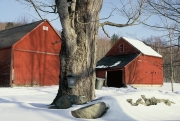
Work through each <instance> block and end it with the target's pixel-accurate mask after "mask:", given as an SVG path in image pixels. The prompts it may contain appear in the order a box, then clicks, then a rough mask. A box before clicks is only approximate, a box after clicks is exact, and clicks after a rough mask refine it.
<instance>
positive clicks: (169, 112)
mask: <svg viewBox="0 0 180 121" xmlns="http://www.w3.org/2000/svg"><path fill="white" fill-rule="evenodd" d="M57 90H58V86H47V87H13V88H8V87H4V88H0V120H1V121H94V120H97V121H130V120H131V121H134V120H142V121H148V120H158V121H162V120H180V113H179V112H180V84H177V83H175V84H174V90H175V91H174V92H171V84H170V83H164V86H163V87H138V88H137V89H136V88H134V87H132V86H128V87H127V88H113V87H103V88H102V90H96V98H97V99H98V100H96V101H92V102H89V103H87V104H86V105H90V104H93V103H97V102H101V101H103V102H105V103H106V105H107V106H109V107H110V108H109V109H108V110H107V113H106V114H105V115H103V116H102V117H101V118H98V119H77V118H74V117H73V116H72V115H71V111H72V110H75V109H78V108H80V107H82V106H84V105H73V106H72V107H71V108H69V109H64V110H63V109H48V107H49V104H50V103H51V102H52V100H53V99H54V97H55V96H56V93H57ZM141 95H145V96H146V97H147V98H151V97H153V96H155V97H156V98H163V99H169V100H171V101H173V102H175V104H172V105H171V106H167V105H165V104H164V103H159V104H157V105H153V106H144V105H138V106H131V105H130V104H129V103H128V102H127V101H126V99H129V98H131V99H133V102H135V100H137V99H138V98H140V97H141Z"/></svg>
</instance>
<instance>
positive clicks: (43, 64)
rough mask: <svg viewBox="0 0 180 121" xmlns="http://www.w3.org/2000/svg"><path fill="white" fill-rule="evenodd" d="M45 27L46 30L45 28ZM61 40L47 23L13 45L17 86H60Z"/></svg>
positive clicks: (15, 82) (43, 23)
mask: <svg viewBox="0 0 180 121" xmlns="http://www.w3.org/2000/svg"><path fill="white" fill-rule="evenodd" d="M44 27H45V29H46V30H44V29H43V28H44ZM60 49H61V38H60V37H59V35H57V33H56V32H55V30H54V29H53V28H52V27H51V26H50V24H49V23H48V22H46V21H44V22H42V23H41V24H40V25H39V26H38V27H36V28H34V30H32V31H31V32H30V33H28V34H27V35H26V36H24V37H23V38H21V40H19V41H18V42H17V43H16V44H15V45H13V52H14V67H13V68H14V81H13V83H14V84H15V85H41V86H48V85H58V84H59V73H60V62H59V52H60Z"/></svg>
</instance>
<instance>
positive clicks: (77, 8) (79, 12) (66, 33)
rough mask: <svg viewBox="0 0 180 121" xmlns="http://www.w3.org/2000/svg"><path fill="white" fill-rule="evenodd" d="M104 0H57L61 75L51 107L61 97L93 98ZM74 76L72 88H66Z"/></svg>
mask: <svg viewBox="0 0 180 121" xmlns="http://www.w3.org/2000/svg"><path fill="white" fill-rule="evenodd" d="M102 3H103V0H56V5H57V8H58V13H59V16H60V21H61V24H62V28H63V31H62V49H61V53H60V59H61V70H60V71H61V73H60V82H59V90H58V94H57V96H56V98H55V99H54V101H53V103H54V102H55V101H56V100H57V99H58V98H59V97H61V96H62V95H78V96H80V95H81V96H86V97H87V99H88V101H90V100H92V99H93V98H94V97H95V78H96V77H95V76H96V75H95V65H96V56H95V55H96V40H97V37H98V28H99V13H100V10H101V7H102ZM69 74H75V75H76V79H77V83H76V87H75V88H72V89H70V88H68V86H67V78H66V76H67V75H69Z"/></svg>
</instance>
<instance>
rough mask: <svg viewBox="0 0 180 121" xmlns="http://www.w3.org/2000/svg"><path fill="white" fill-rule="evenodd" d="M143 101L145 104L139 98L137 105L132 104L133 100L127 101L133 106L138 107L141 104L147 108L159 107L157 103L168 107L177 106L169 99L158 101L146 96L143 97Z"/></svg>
mask: <svg viewBox="0 0 180 121" xmlns="http://www.w3.org/2000/svg"><path fill="white" fill-rule="evenodd" d="M141 97H142V99H143V100H144V102H145V103H144V102H143V101H142V99H141V98H139V99H138V100H137V101H136V103H133V102H132V99H127V100H126V101H127V102H129V103H130V104H131V105H132V106H137V105H139V104H143V105H146V106H150V105H157V103H161V102H163V103H165V104H166V105H168V106H171V104H172V103H173V104H175V103H174V102H172V101H170V100H169V99H167V100H166V99H156V98H155V97H151V98H146V97H145V95H141Z"/></svg>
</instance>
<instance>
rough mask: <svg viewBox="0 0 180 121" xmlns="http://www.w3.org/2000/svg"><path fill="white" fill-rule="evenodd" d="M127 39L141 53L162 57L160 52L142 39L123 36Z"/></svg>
mask: <svg viewBox="0 0 180 121" xmlns="http://www.w3.org/2000/svg"><path fill="white" fill-rule="evenodd" d="M122 38H123V39H124V40H125V41H127V42H128V43H129V44H131V45H132V46H134V47H135V48H136V49H138V50H139V51H140V52H141V53H143V54H144V55H150V56H156V57H162V56H161V55H160V54H159V53H157V52H156V51H154V50H153V49H152V48H151V47H150V46H147V45H146V44H144V43H143V42H142V41H140V40H135V39H129V38H126V37H122Z"/></svg>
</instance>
